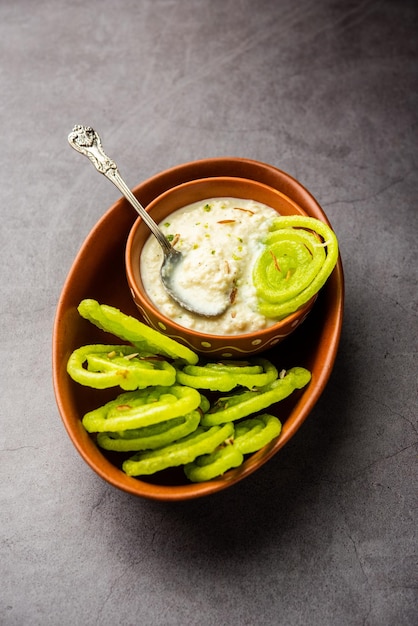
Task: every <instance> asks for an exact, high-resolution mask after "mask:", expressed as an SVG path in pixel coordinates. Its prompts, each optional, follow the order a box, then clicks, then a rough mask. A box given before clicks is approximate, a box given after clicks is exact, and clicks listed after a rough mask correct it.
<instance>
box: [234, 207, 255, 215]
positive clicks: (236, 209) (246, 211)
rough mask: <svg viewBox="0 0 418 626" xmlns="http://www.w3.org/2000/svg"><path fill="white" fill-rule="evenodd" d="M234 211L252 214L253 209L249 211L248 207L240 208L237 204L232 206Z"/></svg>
mask: <svg viewBox="0 0 418 626" xmlns="http://www.w3.org/2000/svg"><path fill="white" fill-rule="evenodd" d="M234 210H235V211H243V212H244V213H249V214H250V215H254V211H250V209H241V207H239V206H234Z"/></svg>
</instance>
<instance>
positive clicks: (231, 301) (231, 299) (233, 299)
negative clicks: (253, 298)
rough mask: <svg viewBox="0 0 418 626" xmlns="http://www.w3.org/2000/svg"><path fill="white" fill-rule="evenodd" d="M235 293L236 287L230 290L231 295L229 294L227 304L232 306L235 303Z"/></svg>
mask: <svg viewBox="0 0 418 626" xmlns="http://www.w3.org/2000/svg"><path fill="white" fill-rule="evenodd" d="M237 291H238V289H237V288H236V287H234V288H233V289H232V291H231V293H230V294H229V302H230V303H231V304H234V302H235V299H236V297H237Z"/></svg>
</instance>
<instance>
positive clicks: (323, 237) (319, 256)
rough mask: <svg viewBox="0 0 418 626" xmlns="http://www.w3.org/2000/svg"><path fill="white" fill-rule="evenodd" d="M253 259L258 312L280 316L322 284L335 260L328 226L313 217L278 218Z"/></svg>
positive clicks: (335, 244) (334, 241) (335, 245)
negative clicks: (260, 249)
mask: <svg viewBox="0 0 418 626" xmlns="http://www.w3.org/2000/svg"><path fill="white" fill-rule="evenodd" d="M264 245H265V248H264V250H263V252H262V253H261V254H260V256H259V257H258V259H257V260H256V263H255V266H254V270H253V282H254V286H255V288H256V292H257V297H258V305H259V310H260V312H261V313H262V314H263V315H265V317H268V318H277V319H283V318H284V317H286V316H288V315H290V314H291V313H294V312H295V311H297V310H298V309H299V308H300V307H301V306H303V305H304V304H306V303H307V302H308V301H309V300H310V299H311V298H312V297H313V296H314V295H315V294H316V293H318V291H319V290H320V289H321V287H323V285H324V284H325V282H326V281H327V279H328V277H329V276H330V274H331V272H332V270H333V269H334V267H335V264H336V262H337V259H338V241H337V237H336V236H335V234H334V232H333V231H332V230H331V228H330V227H329V226H328V225H327V224H324V223H323V222H321V221H320V220H317V219H315V218H313V217H306V216H303V215H290V216H282V217H278V218H277V219H276V220H275V221H274V222H273V224H272V226H271V228H270V232H269V234H268V235H267V237H266V239H265V241H264Z"/></svg>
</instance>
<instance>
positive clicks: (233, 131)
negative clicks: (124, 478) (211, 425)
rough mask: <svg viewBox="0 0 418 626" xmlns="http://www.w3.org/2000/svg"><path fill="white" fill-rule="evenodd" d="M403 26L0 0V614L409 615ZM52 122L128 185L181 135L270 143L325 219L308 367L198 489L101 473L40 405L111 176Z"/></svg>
mask: <svg viewBox="0 0 418 626" xmlns="http://www.w3.org/2000/svg"><path fill="white" fill-rule="evenodd" d="M417 26H418V10H417V8H416V4H415V3H414V2H408V1H400V2H394V1H390V0H381V1H380V2H373V1H349V2H335V1H332V0H322V1H321V0H320V1H318V2H315V1H313V0H301V1H300V2H294V1H293V0H277V1H276V2H274V1H273V0H259V2H257V3H254V2H253V1H252V0H241V1H239V0H237V1H233V0H222V1H220V0H214V1H213V2H199V1H198V0H139V1H136V0H122V1H121V2H115V1H114V0H101V1H98V0H91V1H89V2H84V1H81V0H77V1H73V2H64V1H63V0H56V1H53V0H37V2H36V3H35V2H29V0H2V1H1V3H0V93H1V98H0V112H1V115H2V122H3V132H2V138H1V150H0V194H1V195H0V198H1V204H0V206H1V218H2V219H1V231H0V232H1V245H0V251H1V264H0V271H1V290H2V307H1V313H0V316H1V317H0V319H1V325H0V332H1V342H0V346H1V356H2V359H1V361H0V362H1V366H0V367H1V371H0V380H1V382H2V390H3V394H2V397H3V404H2V418H1V421H2V425H1V431H0V438H1V464H0V472H1V483H0V484H1V487H0V529H1V530H0V533H1V543H0V578H1V580H2V583H1V590H0V623H1V624H4V625H7V626H9V625H10V626H12V625H13V626H23V625H25V626H26V625H32V624H39V625H42V626H48V625H51V626H55V625H58V624H59V625H60V626H67V625H74V624H82V625H83V626H88V625H96V624H97V625H108V624H109V625H114V624H123V625H128V624H132V625H134V624H135V625H136V624H150V625H158V626H159V625H161V626H167V625H171V624H173V625H186V624H187V625H188V624H190V625H194V624H199V625H200V626H212V625H220V624H222V625H224V624H225V625H228V626H229V625H230V624H239V625H243V626H244V625H248V626H253V625H255V624H257V625H258V624H260V625H263V626H264V625H273V624H274V625H275V624H283V625H285V626H293V625H301V626H305V625H308V624H309V626H359V625H367V626H395V625H396V626H412V625H415V624H416V623H417V610H416V609H417V586H418V581H417V537H416V532H417V501H416V480H417V456H416V452H417V451H416V442H417V395H416V393H417V389H416V381H417V360H416V359H417V334H418V333H417V331H418V325H417V282H418V281H417V265H418V259H417V243H416V240H417V233H418V229H417V225H418V224H417V222H418V219H417V215H418V213H417V198H418V178H417V155H418V148H417V121H418V89H417V86H418V85H417V69H418V66H417V61H418V57H417V53H418V45H417V42H418V40H417ZM75 123H83V124H90V125H92V126H94V127H95V128H97V129H98V130H99V131H100V133H101V135H102V137H103V138H104V142H105V146H106V148H107V150H108V152H109V154H111V155H112V156H113V157H114V158H115V159H116V160H117V162H118V165H119V166H120V168H121V172H122V174H123V175H124V177H125V178H126V180H127V181H130V182H131V185H132V186H135V185H136V184H137V183H138V182H140V181H141V180H144V179H145V178H148V177H149V176H151V175H152V174H154V173H156V172H159V171H161V170H164V169H166V168H168V167H171V166H174V165H177V164H179V163H182V162H185V161H189V160H194V159H199V158H204V157H212V156H224V155H234V156H242V157H248V158H252V159H258V160H261V161H264V162H267V163H271V164H273V165H275V166H276V167H279V168H280V169H283V170H285V171H287V172H289V173H290V174H291V175H293V176H294V177H296V178H297V179H299V180H300V181H301V182H302V183H303V184H304V185H305V186H306V187H307V188H308V189H309V190H310V191H311V192H312V193H313V195H314V196H315V197H316V198H317V200H318V201H319V202H320V204H321V205H322V207H323V208H324V210H325V211H326V213H327V215H328V216H329V218H330V220H331V223H332V225H333V227H334V229H335V230H336V232H337V235H338V237H339V240H340V246H341V253H342V258H343V262H344V269H345V275H346V314H345V322H344V328H343V334H342V340H341V347H340V351H339V355H338V358H337V362H336V365H335V369H334V372H333V374H332V376H331V379H330V382H329V384H328V386H327V388H326V390H325V392H324V394H323V396H322V398H321V400H320V402H319V403H318V405H317V406H316V407H315V409H314V411H313V412H312V414H311V416H310V417H309V418H308V420H307V421H306V423H305V425H304V426H303V428H302V429H301V430H300V431H299V432H298V434H297V436H296V437H295V438H294V439H293V440H292V442H291V443H290V444H289V445H288V446H286V447H285V448H284V449H283V450H282V451H281V452H280V453H279V454H278V455H277V456H276V457H275V458H274V459H273V460H271V461H270V462H269V463H268V464H267V465H265V466H264V467H263V468H262V469H261V470H260V471H259V472H257V473H256V474H255V475H253V476H251V477H250V478H248V479H247V480H245V481H244V482H242V483H240V484H238V485H237V486H235V487H234V488H232V489H230V490H227V491H225V492H223V493H221V494H219V495H216V496H214V497H210V498H207V499H203V500H199V501H194V502H188V503H185V504H181V505H173V504H163V503H157V502H149V501H145V500H140V499H134V498H132V497H131V496H129V495H127V494H124V493H122V492H119V491H116V490H115V489H114V488H112V487H111V486H109V485H108V484H107V483H104V482H103V481H102V480H101V479H100V478H98V477H97V476H96V475H95V474H93V472H91V470H90V469H89V468H88V467H87V466H86V465H85V463H84V462H83V461H82V459H81V458H80V457H79V455H78V454H77V452H76V450H75V449H74V448H73V446H72V444H71V442H70V440H69V439H68V437H67V435H66V433H65V431H64V428H63V425H62V423H61V420H60V417H59V414H58V411H57V408H56V405H55V400H54V395H53V390H52V382H51V358H50V353H51V347H50V346H51V335H52V326H53V319H54V314H55V308H56V305H57V301H58V298H59V295H60V291H61V288H62V285H63V282H64V280H65V277H66V275H67V273H68V270H69V268H70V265H71V263H72V260H73V258H74V256H75V254H76V253H77V251H78V249H79V247H80V245H81V244H82V242H83V240H84V239H85V237H86V236H87V234H88V232H89V231H90V229H91V228H92V227H93V225H94V224H95V223H96V221H97V220H98V219H99V218H100V217H101V215H102V214H103V212H104V211H105V210H106V209H107V208H108V207H109V206H110V205H111V204H113V202H114V201H115V200H116V199H117V198H118V192H117V190H116V189H114V188H113V187H112V186H111V185H110V183H108V182H107V181H105V179H103V178H102V177H100V176H98V175H97V173H96V172H94V170H93V169H92V167H91V166H90V165H89V164H88V163H87V161H83V159H82V157H77V156H75V154H74V153H73V151H72V150H71V149H70V148H69V147H68V145H67V134H68V133H69V131H70V130H71V128H72V126H73V125H74V124H75Z"/></svg>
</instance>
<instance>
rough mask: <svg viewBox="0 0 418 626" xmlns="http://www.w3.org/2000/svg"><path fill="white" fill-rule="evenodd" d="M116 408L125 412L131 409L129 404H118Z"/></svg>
mask: <svg viewBox="0 0 418 626" xmlns="http://www.w3.org/2000/svg"><path fill="white" fill-rule="evenodd" d="M116 408H117V410H118V411H126V409H131V408H132V407H131V405H130V404H118V406H117V407H116Z"/></svg>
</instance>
